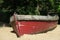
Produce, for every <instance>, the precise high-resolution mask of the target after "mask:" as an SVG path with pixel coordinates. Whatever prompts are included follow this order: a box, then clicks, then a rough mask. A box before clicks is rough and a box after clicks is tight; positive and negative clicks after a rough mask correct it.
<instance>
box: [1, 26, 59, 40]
mask: <svg viewBox="0 0 60 40" xmlns="http://www.w3.org/2000/svg"><path fill="white" fill-rule="evenodd" d="M11 31H13V29H12V27H0V40H60V25H58V26H57V27H56V28H55V29H54V30H52V31H48V32H47V33H39V34H33V35H28V34H24V35H23V36H21V37H19V38H18V37H17V36H16V34H15V33H11Z"/></svg>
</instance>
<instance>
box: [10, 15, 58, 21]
mask: <svg viewBox="0 0 60 40" xmlns="http://www.w3.org/2000/svg"><path fill="white" fill-rule="evenodd" d="M15 19H16V20H46V21H48V20H58V19H59V18H58V16H57V15H55V16H50V15H48V16H40V15H15ZM12 21H14V16H12V17H10V22H12Z"/></svg>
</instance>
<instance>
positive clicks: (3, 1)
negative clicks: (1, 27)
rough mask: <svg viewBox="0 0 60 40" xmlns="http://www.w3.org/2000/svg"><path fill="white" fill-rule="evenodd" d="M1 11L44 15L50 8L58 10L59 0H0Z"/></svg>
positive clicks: (59, 6)
mask: <svg viewBox="0 0 60 40" xmlns="http://www.w3.org/2000/svg"><path fill="white" fill-rule="evenodd" d="M0 10H1V11H2V12H3V13H6V12H7V13H8V12H18V13H19V14H23V15H41V14H42V15H46V14H47V13H48V12H49V11H50V10H51V11H52V10H54V11H53V12H59V11H60V2H59V0H0Z"/></svg>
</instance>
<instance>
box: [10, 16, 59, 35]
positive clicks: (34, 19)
mask: <svg viewBox="0 0 60 40" xmlns="http://www.w3.org/2000/svg"><path fill="white" fill-rule="evenodd" d="M57 20H58V16H57V15H55V16H49V15H48V16H37V15H14V16H12V17H11V18H10V22H11V25H12V26H13V30H14V31H15V32H16V34H17V35H18V36H21V35H23V34H34V33H38V32H44V31H47V30H50V29H53V28H55V27H56V26H57V23H58V22H57Z"/></svg>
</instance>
